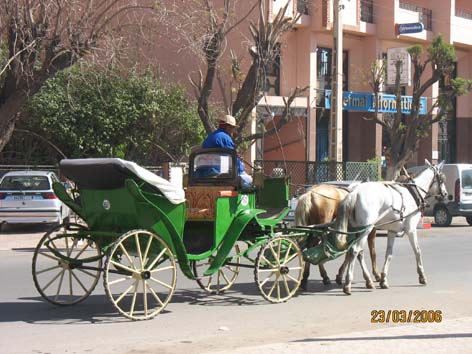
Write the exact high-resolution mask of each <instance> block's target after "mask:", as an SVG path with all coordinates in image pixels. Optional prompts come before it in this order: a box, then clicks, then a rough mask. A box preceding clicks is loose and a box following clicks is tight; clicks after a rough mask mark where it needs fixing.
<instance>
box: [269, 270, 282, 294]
mask: <svg viewBox="0 0 472 354" xmlns="http://www.w3.org/2000/svg"><path fill="white" fill-rule="evenodd" d="M279 277H280V273H277V274H276V276H275V280H274V284H273V285H272V288H270V291H269V293H268V294H267V296H269V297H270V296H271V295H272V292H273V291H274V289H275V288H276V287H277V284H278V283H279Z"/></svg>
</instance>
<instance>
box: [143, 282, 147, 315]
mask: <svg viewBox="0 0 472 354" xmlns="http://www.w3.org/2000/svg"><path fill="white" fill-rule="evenodd" d="M143 302H144V316H146V317H147V315H148V303H147V291H146V280H144V279H143Z"/></svg>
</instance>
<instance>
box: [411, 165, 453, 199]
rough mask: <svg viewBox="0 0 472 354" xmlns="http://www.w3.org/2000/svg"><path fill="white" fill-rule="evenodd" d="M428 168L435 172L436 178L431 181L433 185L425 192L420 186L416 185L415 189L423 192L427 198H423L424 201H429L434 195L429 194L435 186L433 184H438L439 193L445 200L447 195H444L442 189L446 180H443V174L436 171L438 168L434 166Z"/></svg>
mask: <svg viewBox="0 0 472 354" xmlns="http://www.w3.org/2000/svg"><path fill="white" fill-rule="evenodd" d="M428 168H431V169H432V170H433V172H434V178H433V179H432V180H431V183H430V184H429V187H428V190H424V189H423V188H421V187H420V186H418V185H416V184H415V187H416V188H417V189H419V190H421V191H422V192H423V193H424V194H425V196H424V197H423V199H427V198H429V197H431V196H432V194H431V193H430V192H429V191H430V190H431V187H432V186H433V184H434V183H435V182H436V183H437V185H438V187H439V192H440V194H441V197H442V198H445V197H447V194H446V195H444V193H443V191H442V189H441V185H442V184H444V178H443V174H442V173H440V172H439V171H437V170H436V168H435V167H434V166H428Z"/></svg>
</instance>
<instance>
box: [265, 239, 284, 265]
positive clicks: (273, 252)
mask: <svg viewBox="0 0 472 354" xmlns="http://www.w3.org/2000/svg"><path fill="white" fill-rule="evenodd" d="M269 249H270V251H271V252H272V254H273V255H274V259H275V261H276V262H277V264H276V265H275V266H276V267H277V266H279V265H280V261H279V258H278V257H277V253H276V252H275V250H274V248H273V247H272V244H269ZM264 258H265V257H264ZM266 259H267V258H266Z"/></svg>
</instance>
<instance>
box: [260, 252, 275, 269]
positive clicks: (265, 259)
mask: <svg viewBox="0 0 472 354" xmlns="http://www.w3.org/2000/svg"><path fill="white" fill-rule="evenodd" d="M261 258H262V259H263V260H264V261H266V262H267V263H269V265H270V266H271V267H272V268H274V269H275V268H277V266H276V265H275V264H273V263H272V262H271V261H269V260H268V259H267V258H266V256H264V255H261Z"/></svg>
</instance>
